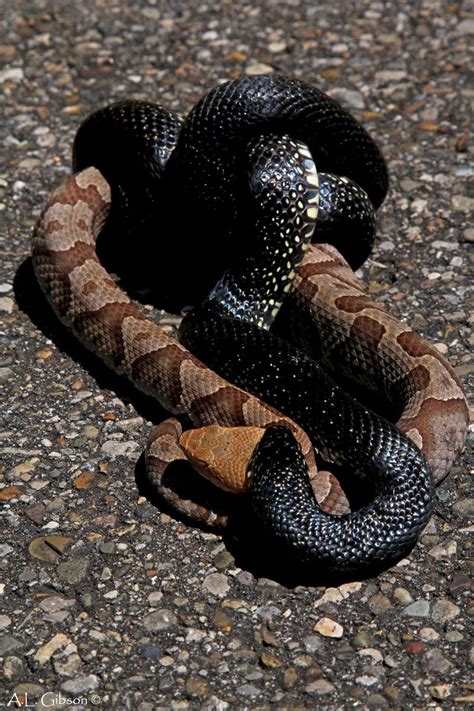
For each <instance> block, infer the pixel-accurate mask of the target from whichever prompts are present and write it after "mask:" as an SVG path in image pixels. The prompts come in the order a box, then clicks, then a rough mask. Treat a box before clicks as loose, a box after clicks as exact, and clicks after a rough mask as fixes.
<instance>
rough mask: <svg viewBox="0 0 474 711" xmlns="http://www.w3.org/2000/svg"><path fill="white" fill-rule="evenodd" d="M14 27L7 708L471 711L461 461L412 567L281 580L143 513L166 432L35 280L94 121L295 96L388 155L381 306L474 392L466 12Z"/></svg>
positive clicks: (67, 21) (21, 14) (24, 18)
mask: <svg viewBox="0 0 474 711" xmlns="http://www.w3.org/2000/svg"><path fill="white" fill-rule="evenodd" d="M1 4H2V6H3V7H2V13H1V14H2V15H3V20H2V21H1V39H0V42H1V44H0V56H1V58H2V60H4V66H3V67H2V69H1V70H0V82H1V85H2V98H1V101H2V108H3V120H2V124H1V128H0V130H1V134H2V146H3V159H2V163H1V166H0V200H1V202H0V209H1V210H2V215H3V216H4V218H5V219H4V224H3V229H2V234H1V241H2V245H1V250H2V251H1V256H2V258H1V268H2V273H1V275H0V310H1V317H2V334H1V337H2V347H3V350H2V356H1V363H0V366H1V367H0V379H1V384H2V389H1V400H2V424H1V430H2V432H1V435H2V443H1V450H0V451H1V454H2V471H1V477H2V478H1V484H0V486H1V487H2V488H1V489H0V498H1V499H2V501H3V511H2V513H3V518H2V520H3V526H2V529H1V536H2V538H1V544H0V556H1V558H0V564H1V576H0V579H1V586H0V593H1V595H2V596H1V598H0V599H1V601H2V602H1V606H2V609H1V614H0V630H1V631H0V657H1V660H0V668H1V669H2V670H3V675H4V680H3V690H2V691H1V692H0V694H1V698H0V705H2V708H3V707H4V706H5V707H6V705H7V704H8V702H9V700H11V699H12V697H13V695H14V694H16V696H15V697H13V701H15V702H16V701H17V702H18V704H19V703H23V704H25V702H26V700H27V701H28V703H29V704H31V705H33V704H35V703H36V702H37V701H38V700H40V699H41V697H42V694H46V696H43V697H42V698H43V706H41V701H38V708H42V707H47V706H49V707H51V706H53V707H55V708H62V707H67V705H68V704H69V705H70V704H71V703H72V700H74V701H75V703H76V704H79V703H81V704H85V703H86V702H87V703H88V705H89V706H90V705H93V704H95V705H96V706H97V707H99V708H104V709H112V708H114V709H115V708H117V709H122V708H127V709H128V708H129V709H139V710H140V711H148V710H151V709H154V708H173V709H186V708H191V709H197V708H209V709H211V708H216V709H225V708H250V709H265V708H270V707H272V706H274V707H275V708H282V709H283V708H291V709H295V708H318V709H346V708H387V709H402V708H403V709H407V708H410V709H427V708H438V709H457V708H468V707H472V704H473V702H474V685H473V684H472V683H471V682H472V676H470V670H469V663H471V664H472V662H473V661H474V659H473V657H474V649H473V647H472V646H471V640H470V638H469V626H468V621H469V612H470V610H471V612H472V607H471V608H469V594H470V592H471V591H472V582H471V580H470V578H469V573H470V563H469V554H470V552H471V541H470V540H469V533H470V532H472V526H471V527H470V518H469V517H470V515H472V511H473V503H474V499H473V498H469V496H470V493H469V488H468V462H467V456H466V455H465V456H464V457H463V458H462V459H460V460H459V462H458V463H457V465H456V466H455V468H454V470H453V472H452V474H451V475H450V477H449V479H448V480H447V481H446V483H445V484H444V485H443V486H442V488H441V489H440V490H439V492H438V500H437V505H436V514H435V515H434V517H433V520H432V522H431V523H430V525H429V527H428V529H427V530H426V532H425V533H424V535H423V536H422V538H421V541H420V543H419V545H418V546H417V548H416V549H415V551H414V552H413V553H412V554H411V555H410V557H409V558H407V559H406V560H403V561H401V563H400V564H399V565H397V566H396V567H394V568H393V569H391V570H389V571H387V572H385V573H383V574H380V575H379V576H377V577H374V578H372V579H370V580H363V581H349V582H346V583H344V584H343V585H342V586H341V585H339V586H338V585H337V583H336V582H335V581H333V585H332V586H325V585H324V583H325V582H326V581H322V580H318V579H317V571H316V581H315V583H314V584H308V582H307V581H301V580H298V576H296V577H295V578H294V579H291V580H287V579H286V578H285V576H284V575H279V571H278V569H275V566H273V567H272V566H271V565H270V566H266V568H264V567H263V564H261V562H259V559H258V556H253V557H252V556H251V555H249V554H248V553H245V550H244V549H243V548H242V546H240V545H239V543H238V541H236V540H235V539H233V538H232V537H226V538H225V539H224V540H223V539H222V538H221V537H220V536H219V535H215V534H214V533H208V532H203V531H200V530H198V529H195V528H192V527H189V526H187V525H185V524H184V523H183V522H182V521H178V520H177V519H176V518H174V517H172V516H170V514H169V512H163V510H160V508H157V506H156V503H155V502H152V501H150V500H149V499H148V498H147V497H146V496H143V495H142V494H143V488H142V487H143V475H142V469H141V467H142V464H141V462H140V461H139V457H140V452H141V451H142V448H143V445H144V443H145V441H146V437H147V433H148V430H149V424H150V423H149V421H147V420H151V419H152V418H153V413H152V411H151V410H150V409H149V408H148V406H147V405H144V404H143V403H142V402H141V400H140V399H139V398H135V397H134V396H133V394H131V393H130V392H129V391H128V390H127V389H126V388H125V387H124V386H123V384H122V383H120V382H117V379H113V378H111V377H109V376H108V375H107V374H106V373H105V372H104V370H103V369H101V368H100V367H98V366H97V364H96V363H95V362H93V361H92V359H90V358H88V357H87V356H86V355H85V353H84V352H83V351H82V350H81V349H80V348H77V347H75V345H74V343H73V341H72V340H71V339H68V338H67V337H66V336H65V335H64V332H63V331H61V329H60V328H59V326H58V324H57V323H56V321H55V320H54V318H53V317H52V316H51V313H50V312H49V311H48V309H47V307H46V305H45V303H44V302H43V301H42V299H41V297H40V296H39V294H38V291H37V288H36V287H35V284H34V280H33V277H32V274H31V268H30V265H29V261H28V253H29V241H30V233H31V228H32V225H33V223H34V221H35V218H36V216H37V215H38V211H39V209H40V206H41V204H42V203H43V201H44V200H45V198H46V196H47V194H48V193H49V191H50V190H51V188H52V187H53V186H55V185H56V184H57V183H58V182H59V181H60V180H61V178H62V177H63V176H64V175H65V174H66V173H67V172H68V170H69V166H70V149H71V142H72V138H73V135H74V132H75V130H76V128H77V126H78V124H79V122H80V120H81V118H82V117H84V116H85V115H86V114H87V113H89V112H90V111H91V110H92V109H94V108H97V107H99V106H101V105H103V104H105V103H107V102H109V101H111V100H116V99H120V98H124V97H136V98H147V99H156V100H159V101H162V102H163V103H165V104H167V105H168V106H169V107H171V108H173V109H176V110H178V111H180V112H183V113H184V112H186V111H187V110H188V109H189V107H190V106H191V105H192V103H193V102H194V101H195V100H196V99H197V98H198V97H199V96H200V95H201V94H202V93H203V92H204V91H205V90H207V89H208V88H210V87H211V86H212V85H214V84H215V83H216V82H218V81H220V80H223V79H225V78H229V77H234V76H237V75H239V74H240V73H242V72H244V73H252V72H262V71H269V72H270V71H278V72H279V71H281V72H285V73H289V74H294V75H296V76H298V77H300V78H302V79H306V80H309V81H312V82H314V83H316V84H317V85H318V86H319V87H321V88H322V89H324V90H327V91H329V92H330V93H331V94H333V95H334V96H336V97H337V98H339V99H340V100H341V101H342V102H343V103H344V104H345V105H346V106H348V107H349V108H350V109H351V110H353V112H354V113H355V114H356V115H357V116H358V117H359V118H360V119H361V120H362V121H363V123H364V124H365V125H366V126H367V127H368V128H369V130H371V132H372V133H373V134H374V135H375V136H376V137H377V140H378V141H379V142H380V144H381V146H382V148H383V151H384V153H385V156H386V157H387V160H388V163H389V167H390V172H391V177H392V185H391V192H390V196H389V199H388V200H387V202H386V204H385V206H384V208H383V215H382V218H381V223H380V231H379V238H378V243H377V247H376V250H375V252H374V254H373V258H372V260H371V261H369V262H368V264H367V265H366V267H365V268H364V270H363V272H364V276H365V278H366V280H367V283H368V289H369V291H370V292H371V293H372V294H374V295H375V296H376V297H377V298H378V299H380V300H381V301H382V302H384V303H389V304H390V308H391V309H392V310H393V311H394V312H395V313H397V314H398V315H399V316H400V317H401V318H402V319H406V320H408V321H409V322H410V323H411V324H414V325H415V327H417V328H418V329H419V330H420V331H421V332H422V333H423V334H424V335H425V336H427V337H428V338H430V339H431V340H432V341H433V342H434V343H436V344H437V345H438V347H439V348H440V350H441V351H442V352H443V353H445V354H447V356H448V357H449V358H450V360H451V362H452V363H453V365H454V366H455V367H456V369H457V372H458V374H459V375H460V377H461V378H462V379H463V380H464V382H467V379H468V377H469V376H470V375H471V374H472V365H471V364H470V362H469V356H468V350H469V346H470V345H471V346H472V342H473V338H472V335H470V332H469V308H468V294H469V289H470V287H471V285H472V270H471V271H470V266H471V264H472V253H471V254H469V248H470V246H471V243H472V242H473V240H474V230H473V228H472V227H469V225H468V222H467V217H468V212H469V211H470V210H471V209H472V207H473V204H474V198H473V197H472V196H469V180H470V179H471V177H472V173H473V169H472V168H471V167H469V157H470V150H472V149H470V147H469V132H468V117H469V102H470V100H471V99H472V94H473V92H472V88H469V86H468V75H469V67H470V62H472V58H469V49H470V47H471V44H472V41H473V39H472V35H473V33H474V19H473V14H472V11H473V10H474V6H473V4H472V2H469V1H466V2H462V1H461V0H459V2H451V3H449V2H441V1H439V0H419V1H417V2H408V1H406V2H402V1H401V0H397V1H395V2H376V1H371V0H364V2H349V0H344V1H343V2H337V3H329V2H328V3H325V4H323V3H314V2H310V1H309V0H287V2H278V0H264V1H263V2H260V3H231V2H230V1H226V0H217V2H212V3H209V4H205V3H204V4H202V3H197V2H196V3H187V2H182V1H181V0H175V1H174V2H173V3H169V4H168V3H166V2H159V0H154V1H152V0H150V1H149V2H145V0H140V1H137V0H133V1H132V2H131V3H120V2H118V0H117V1H115V0H100V1H99V0H98V1H97V2H96V3H94V2H91V0H88V1H87V2H79V1H78V0H72V1H71V0H67V1H66V0H56V1H53V0H50V2H47V1H46V0H45V1H41V0H17V2H15V3H8V2H6V1H4V2H2V3H1ZM471 155H472V154H471ZM471 187H472V183H471ZM171 267H172V265H170V269H171ZM177 278H179V277H177ZM471 318H472V317H471ZM137 461H138V464H137ZM13 701H12V702H11V703H10V707H11V706H12V703H13Z"/></svg>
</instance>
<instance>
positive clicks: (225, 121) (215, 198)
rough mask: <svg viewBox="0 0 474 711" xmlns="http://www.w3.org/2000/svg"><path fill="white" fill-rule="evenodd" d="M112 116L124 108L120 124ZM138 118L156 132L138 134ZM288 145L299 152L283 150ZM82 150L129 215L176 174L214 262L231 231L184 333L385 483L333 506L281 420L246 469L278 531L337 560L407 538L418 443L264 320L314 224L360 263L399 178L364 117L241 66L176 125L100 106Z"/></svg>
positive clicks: (418, 518)
mask: <svg viewBox="0 0 474 711" xmlns="http://www.w3.org/2000/svg"><path fill="white" fill-rule="evenodd" d="M105 114H106V115H105ZM109 120H111V121H112V123H113V122H114V121H115V122H116V125H115V128H114V129H113V130H110V133H109V129H108V128H107V127H108V125H109V123H108V122H109ZM140 126H142V127H144V129H145V137H144V138H135V134H136V133H139V131H140V130H141V128H140ZM96 129H99V130H96ZM114 131H115V132H116V133H115V135H114ZM129 133H132V134H133V135H134V137H133V139H132V143H131V147H130V151H128V149H127V151H126V154H125V157H126V161H127V165H128V168H127V165H125V168H123V165H122V167H121V168H120V171H121V172H119V170H118V169H116V165H115V162H116V157H115V156H114V155H113V150H112V149H113V144H114V140H111V136H112V139H115V141H117V140H119V141H122V140H128V139H127V136H128V134H129ZM161 134H164V135H165V136H166V140H165V146H164V148H163V150H161V149H160V141H161V139H160V138H159V136H160V135H161ZM173 146H174V150H173ZM149 148H151V153H150V152H149ZM282 150H283V153H281V151H282ZM160 151H161V152H160ZM285 151H290V152H291V153H292V155H293V157H292V158H291V159H288V160H285V156H284V152H285ZM308 151H309V152H308ZM137 153H138V158H137V155H136V154H137ZM97 154H99V155H100V157H99V158H97ZM83 156H84V157H83ZM149 156H151V157H149ZM102 158H103V159H104V160H102ZM313 160H314V162H315V163H316V168H317V171H318V173H319V180H318V174H317V173H316V169H315V166H314V163H313ZM109 161H111V162H112V168H110V165H109ZM137 161H138V163H139V165H138V167H137V166H136V165H135V163H136V162H137ZM86 165H96V167H98V168H99V169H100V170H101V171H102V172H103V173H104V175H105V176H106V178H107V179H108V180H109V181H110V182H112V185H113V186H114V184H115V186H117V187H115V193H116V194H117V195H118V196H119V200H120V201H121V208H120V209H122V208H125V209H126V210H128V212H129V214H132V213H133V210H132V208H133V207H134V206H138V209H139V210H143V211H144V212H146V213H147V214H152V213H153V212H156V210H157V207H156V204H154V189H153V185H154V184H157V183H159V184H161V182H164V183H165V184H167V185H168V186H171V190H170V194H172V193H173V189H174V192H175V193H176V194H179V196H180V198H181V199H182V201H183V205H185V207H186V212H187V213H188V214H189V215H190V216H191V219H192V220H193V221H194V222H195V223H196V224H197V225H199V226H200V229H201V230H202V231H203V235H202V237H200V239H202V241H203V260H204V263H206V262H207V257H206V255H207V252H206V247H207V248H208V249H213V248H215V246H216V245H215V243H214V242H213V240H214V238H215V236H216V235H218V236H219V238H220V239H221V240H224V241H225V240H226V239H227V240H230V241H229V242H228V245H230V247H231V248H230V249H229V250H227V251H228V252H229V254H230V256H229V257H228V258H227V257H226V258H222V259H221V260H219V259H215V260H213V263H214V264H217V265H218V266H219V268H220V266H224V267H225V268H226V271H225V272H224V276H223V277H221V279H220V280H219V281H218V283H217V284H216V285H215V287H214V289H213V290H212V291H211V293H210V294H209V296H208V298H207V299H206V300H205V301H204V303H203V304H202V305H201V306H200V307H198V308H196V309H195V310H194V311H193V312H192V313H191V314H190V315H189V316H187V317H186V318H185V319H184V320H183V323H182V326H181V330H180V337H181V340H182V341H183V343H184V344H185V345H186V346H187V347H188V348H189V349H190V350H191V351H192V352H194V353H195V354H196V355H197V356H198V357H199V358H201V359H202V360H204V362H206V363H207V364H208V365H209V366H210V367H211V368H213V369H214V370H215V371H217V372H218V373H220V374H221V375H223V376H224V377H226V378H228V379H229V380H231V381H232V382H234V383H236V384H237V385H240V386H242V387H244V388H245V389H246V390H248V391H250V392H252V393H254V394H256V395H258V396H259V397H261V398H262V399H264V400H265V401H266V402H268V403H270V404H272V405H274V406H276V407H277V408H278V409H280V410H282V411H283V412H285V413H286V414H287V415H289V416H291V417H293V418H294V419H295V420H296V421H297V422H298V423H299V424H300V425H301V426H302V427H303V428H304V429H305V430H306V432H307V433H308V434H309V435H310V437H311V438H312V439H313V441H314V443H315V445H316V446H317V447H318V449H319V450H320V451H321V452H322V453H323V455H324V456H327V457H329V458H331V459H332V460H333V461H334V462H335V463H337V464H341V465H344V466H345V467H349V468H351V470H352V471H353V473H354V475H355V476H359V477H361V478H364V477H366V478H370V479H371V480H373V482H374V483H375V486H376V497H375V499H374V501H373V502H372V503H371V504H370V505H368V506H365V507H364V508H362V509H360V510H359V511H356V512H354V513H351V514H349V515H347V516H344V517H336V516H331V515H328V514H325V513H323V512H322V511H320V509H319V508H318V506H317V504H316V502H315V500H314V497H313V494H312V491H311V488H310V485H309V483H308V479H307V472H306V467H305V462H304V459H303V457H302V455H301V452H300V449H299V445H298V444H297V442H296V440H295V439H294V438H293V435H292V434H291V433H290V432H289V431H288V430H285V429H282V428H277V427H270V428H269V429H268V431H267V432H266V434H265V435H264V437H263V439H262V441H261V443H260V445H259V447H258V448H257V450H256V451H255V453H254V456H253V458H252V462H251V465H250V470H249V474H250V478H251V489H250V495H251V500H252V506H253V509H254V511H255V513H256V515H257V516H258V517H259V518H260V519H261V521H262V522H263V523H264V524H265V526H266V527H267V529H268V530H269V532H270V534H271V535H273V536H274V537H275V538H276V539H278V540H280V541H281V542H282V543H283V544H284V545H285V546H287V547H288V549H289V550H290V551H291V552H292V555H295V556H296V557H297V558H298V559H299V560H301V561H304V562H316V563H322V564H324V565H325V566H327V567H329V568H333V569H338V570H341V569H356V568H360V567H363V566H367V565H373V564H377V563H386V562H387V561H390V560H393V559H394V558H397V557H398V556H400V555H401V554H403V553H404V552H406V551H407V550H408V549H409V548H410V547H411V546H412V545H413V543H414V541H415V540H416V537H417V535H418V534H419V532H420V531H421V529H422V528H423V527H424V525H425V524H426V522H427V521H428V518H429V515H430V512H431V502H432V495H433V484H432V479H431V474H430V471H429V468H428V466H427V464H426V461H425V459H424V457H423V455H422V454H421V452H420V451H419V450H418V449H417V447H416V446H415V445H414V444H413V443H412V442H411V441H409V440H408V439H406V438H405V437H404V436H403V435H401V433H400V432H399V431H398V430H397V429H396V428H395V427H394V426H392V425H390V424H389V423H388V422H387V421H385V420H383V419H381V418H379V417H378V416H377V415H375V414H373V413H372V412H370V411H368V410H366V409H365V408H364V407H363V406H361V405H360V404H358V403H357V402H356V401H354V400H352V399H351V398H350V397H348V396H347V395H346V394H345V393H344V392H343V391H341V390H340V389H339V388H338V387H337V385H335V383H334V382H333V381H332V380H331V379H330V378H328V377H327V376H326V375H325V374H324V372H323V371H322V370H321V368H320V367H319V366H317V365H316V364H315V363H314V362H313V361H312V360H310V359H309V358H308V357H307V356H306V355H304V353H303V352H301V351H299V350H297V349H296V348H294V347H293V346H291V345H289V344H288V343H286V342H285V341H283V340H281V339H279V338H277V337H276V336H275V335H273V334H271V333H269V332H268V329H269V328H270V326H271V324H272V322H273V319H274V318H275V316H276V314H277V312H278V309H279V306H280V304H281V301H282V299H283V297H284V294H285V292H286V291H287V290H288V287H289V283H290V281H291V278H292V274H293V272H294V269H295V267H296V265H297V264H298V263H299V261H300V260H301V258H302V255H303V251H304V246H305V244H306V243H307V242H308V241H309V240H310V239H311V237H312V236H313V229H314V225H315V224H316V230H314V237H313V239H315V240H317V241H332V242H333V243H334V244H336V246H337V247H338V248H339V249H340V250H341V252H342V253H343V254H344V256H346V257H347V258H348V259H349V261H350V263H351V264H352V266H354V267H356V266H359V264H360V263H361V262H362V261H363V259H364V258H365V256H367V253H368V252H369V251H370V248H371V244H372V239H373V234H374V230H375V219H374V212H375V209H376V208H377V207H378V206H379V205H380V203H381V202H382V201H383V199H384V197H385V194H386V191H387V186H388V178H387V171H386V166H385V163H384V161H383V158H382V156H381V154H380V152H379V149H378V148H377V146H376V144H375V143H374V142H373V141H372V139H371V138H370V136H369V135H368V134H367V133H366V131H365V130H364V129H363V128H362V127H361V126H360V125H359V124H358V123H357V122H356V121H355V120H354V119H353V118H352V117H351V116H350V114H348V113H347V112H346V111H345V110H344V109H342V108H341V107H340V106H339V104H337V103H336V102H335V101H333V100H332V99H330V98H329V97H328V96H326V95H324V94H322V93H321V92H319V91H318V90H316V89H314V88H313V87H311V86H308V85H306V84H304V83H302V82H299V81H297V80H295V79H289V78H286V77H281V76H276V75H272V76H257V77H244V78H240V79H237V80H234V81H231V82H228V83H226V84H223V85H221V86H219V87H216V89H214V90H213V91H211V92H210V93H209V94H208V95H207V96H206V97H204V98H203V99H202V100H201V101H200V102H199V103H198V104H197V105H196V107H195V108H194V109H193V110H192V112H191V114H190V115H189V117H188V118H187V119H186V121H185V122H184V125H183V127H182V128H181V130H180V126H179V121H178V120H177V119H175V118H174V117H173V116H172V115H170V114H169V113H168V112H166V111H165V110H162V109H160V108H159V107H153V108H150V107H149V105H146V106H144V107H143V106H142V104H140V105H137V104H136V103H135V102H126V103H125V104H123V103H122V104H119V105H115V106H113V107H109V108H108V109H105V110H103V111H102V112H98V114H95V115H93V116H92V117H91V118H90V119H88V121H86V122H85V124H84V125H83V127H81V129H80V130H79V133H78V137H77V138H76V144H75V166H76V168H82V167H85V166H86ZM320 171H322V173H321V172H320ZM148 174H149V177H147V175H148ZM117 176H119V177H117ZM142 180H143V181H145V188H146V189H144V190H143V191H142V193H140V182H141V181H142ZM318 183H319V185H318ZM127 185H128V186H130V188H128V187H127ZM316 187H317V189H316V190H315V188H316ZM129 190H130V192H128V191H129ZM130 196H131V197H130ZM302 198H303V199H302ZM142 199H144V200H145V203H146V204H145V205H144V206H143V207H140V201H141V200H142ZM283 205H284V208H285V209H282V206H283ZM160 208H161V206H160ZM295 216H297V217H299V222H298V223H296V222H295V219H294V218H295ZM207 226H209V229H208V230H207V232H205V230H206V229H207ZM318 231H319V232H320V235H319V236H318ZM347 234H349V235H350V237H349V239H347V237H346V235H347ZM355 237H358V238H357V239H355ZM225 251H226V250H224V252H225ZM220 273H221V274H222V271H221V272H220Z"/></svg>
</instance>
